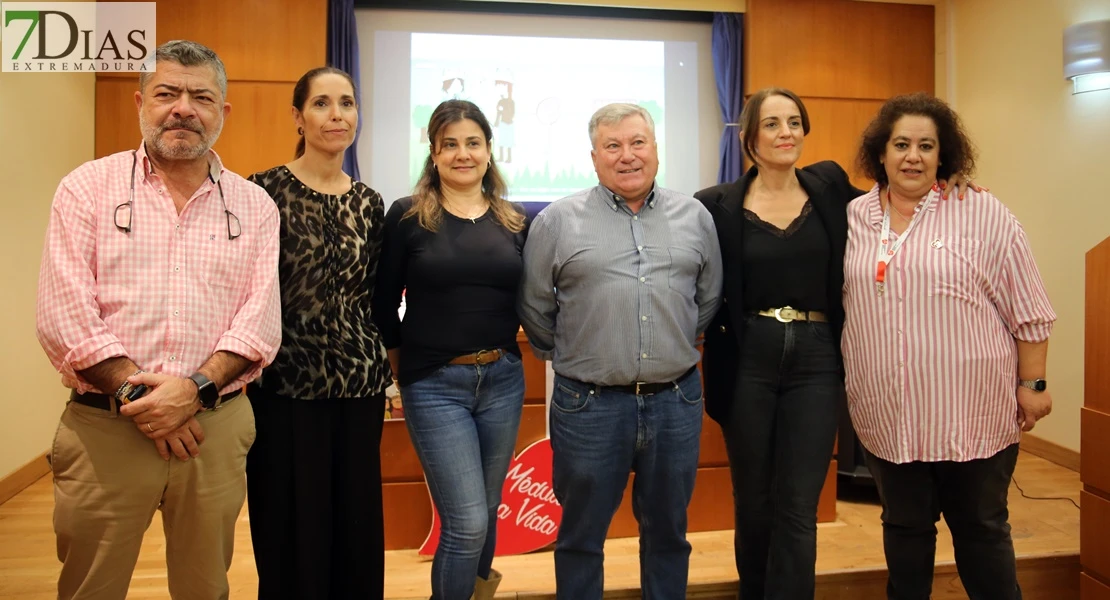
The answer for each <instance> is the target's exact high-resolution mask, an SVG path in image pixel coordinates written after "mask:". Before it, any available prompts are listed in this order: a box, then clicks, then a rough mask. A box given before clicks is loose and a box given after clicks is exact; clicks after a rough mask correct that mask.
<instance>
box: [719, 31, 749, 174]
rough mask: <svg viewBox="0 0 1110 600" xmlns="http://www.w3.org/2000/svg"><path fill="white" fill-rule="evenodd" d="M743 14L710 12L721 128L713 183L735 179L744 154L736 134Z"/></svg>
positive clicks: (741, 92)
mask: <svg viewBox="0 0 1110 600" xmlns="http://www.w3.org/2000/svg"><path fill="white" fill-rule="evenodd" d="M743 40H744V15H742V14H740V13H713V74H714V75H715V76H716V78H717V101H718V103H719V104H720V105H721V116H722V117H723V118H724V120H725V129H724V131H722V132H721V165H720V168H719V169H718V170H717V183H728V182H731V181H736V180H737V179H738V178H739V177H740V174H741V173H743V168H744V156H743V151H742V150H741V149H740V139H739V137H738V135H737V134H738V133H739V126H738V124H737V121H738V120H739V119H740V110H741V109H742V108H743V107H744V77H743V74H744V73H743V71H744V56H743V52H744V43H743Z"/></svg>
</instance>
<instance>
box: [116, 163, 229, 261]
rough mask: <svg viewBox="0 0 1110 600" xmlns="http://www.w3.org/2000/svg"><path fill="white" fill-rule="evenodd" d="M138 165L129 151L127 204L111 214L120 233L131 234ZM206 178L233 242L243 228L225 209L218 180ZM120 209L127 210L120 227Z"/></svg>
mask: <svg viewBox="0 0 1110 600" xmlns="http://www.w3.org/2000/svg"><path fill="white" fill-rule="evenodd" d="M138 163H139V153H138V152H137V151H135V150H132V151H131V188H130V190H129V191H128V192H127V202H124V203H123V204H120V205H119V206H117V207H116V210H115V212H114V213H113V214H112V220H113V222H114V223H115V225H116V229H119V230H120V231H122V232H124V233H131V209H132V207H133V206H134V203H135V168H136V167H137V166H138ZM208 178H209V179H211V180H212V181H213V182H214V183H215V184H216V189H217V190H218V191H219V192H220V206H222V207H223V209H224V215H225V216H226V217H227V239H229V240H233V239H235V238H237V237H239V236H240V235H242V234H243V228H242V226H241V225H240V224H239V217H236V216H235V213H233V212H231V211H230V210H228V209H227V202H226V201H225V200H224V188H223V186H221V185H220V181H219V180H218V179H215V178H213V177H212V175H211V174H209V175H208ZM121 209H127V214H126V217H127V224H126V225H120V214H119V211H120V210H121ZM233 222H234V224H235V225H234V227H232V223H233Z"/></svg>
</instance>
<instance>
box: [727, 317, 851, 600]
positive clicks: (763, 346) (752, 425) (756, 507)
mask: <svg viewBox="0 0 1110 600" xmlns="http://www.w3.org/2000/svg"><path fill="white" fill-rule="evenodd" d="M740 355H741V359H740V372H739V377H738V380H737V389H736V396H735V399H734V401H733V405H732V408H731V410H730V413H729V415H730V417H729V422H728V424H727V425H726V426H725V427H723V428H722V429H723V431H724V436H725V444H726V446H727V448H728V455H729V466H730V470H731V474H732V486H733V490H734V492H733V494H734V498H735V509H736V540H735V543H736V569H737V571H738V572H739V574H740V598H741V600H764V598H767V599H774V600H779V599H784V600H812V599H813V594H814V585H815V584H814V569H815V565H816V561H817V503H818V500H819V499H820V497H821V488H822V487H823V485H824V482H825V476H826V474H827V473H828V470H829V461H830V460H832V453H833V442H834V440H835V438H836V428H837V422H838V421H837V410H838V400H839V398H840V395H841V394H843V393H844V385H843V382H842V380H841V379H840V369H839V367H838V364H839V363H838V360H837V354H836V346H835V343H834V342H833V336H832V332H831V329H830V326H829V324H828V323H809V322H802V321H794V322H791V323H780V322H779V321H777V320H775V319H774V318H769V317H760V316H752V317H749V318H748V320H747V323H746V326H745V332H744V347H743V348H741V351H740Z"/></svg>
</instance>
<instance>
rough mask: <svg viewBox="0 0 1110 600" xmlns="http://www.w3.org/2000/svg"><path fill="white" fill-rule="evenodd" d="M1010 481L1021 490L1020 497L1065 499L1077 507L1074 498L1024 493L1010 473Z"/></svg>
mask: <svg viewBox="0 0 1110 600" xmlns="http://www.w3.org/2000/svg"><path fill="white" fill-rule="evenodd" d="M1010 481H1013V482H1014V486H1016V487H1017V489H1018V491H1019V492H1021V497H1022V498H1028V499H1029V500H1067V501H1068V502H1071V505H1072V506H1074V507H1075V508H1076V509H1078V508H1079V505H1078V504H1076V503H1075V500H1072V499H1071V498H1065V497H1063V496H1030V495H1028V494H1026V493H1025V490H1023V489H1021V486H1020V485H1018V482H1017V479H1015V478H1014V477H1013V476H1012V475H1011V476H1010Z"/></svg>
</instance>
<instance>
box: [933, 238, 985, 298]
mask: <svg viewBox="0 0 1110 600" xmlns="http://www.w3.org/2000/svg"><path fill="white" fill-rule="evenodd" d="M928 250H929V252H930V253H931V257H932V260H930V261H929V262H930V263H932V265H933V269H932V280H931V282H930V285H929V295H930V296H934V297H940V298H952V299H955V300H960V301H964V302H968V303H972V304H975V303H978V300H977V298H979V296H980V294H979V290H980V289H981V287H982V286H981V271H980V267H979V265H980V264H981V263H980V257H981V253H982V251H983V244H982V242H981V241H980V240H975V239H971V238H964V237H952V238H948V239H944V238H937V239H935V240H933V241H932V242H930V243H929V248H928Z"/></svg>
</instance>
